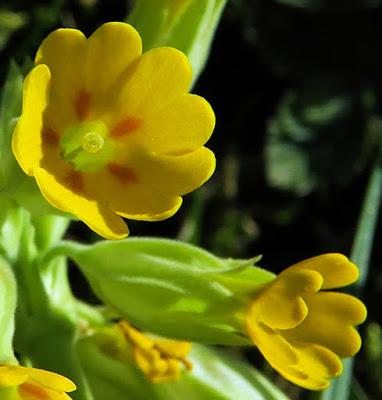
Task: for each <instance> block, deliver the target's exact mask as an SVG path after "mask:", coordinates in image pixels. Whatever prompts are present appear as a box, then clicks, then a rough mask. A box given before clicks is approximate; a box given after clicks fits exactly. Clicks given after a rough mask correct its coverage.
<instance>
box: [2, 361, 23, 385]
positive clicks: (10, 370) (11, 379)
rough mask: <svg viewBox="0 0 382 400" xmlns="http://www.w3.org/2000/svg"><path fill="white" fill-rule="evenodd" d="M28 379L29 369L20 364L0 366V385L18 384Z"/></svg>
mask: <svg viewBox="0 0 382 400" xmlns="http://www.w3.org/2000/svg"><path fill="white" fill-rule="evenodd" d="M27 379H28V371H26V368H22V367H20V366H18V365H1V366H0V387H10V386H18V385H20V384H21V383H23V382H25V381H26V380H27Z"/></svg>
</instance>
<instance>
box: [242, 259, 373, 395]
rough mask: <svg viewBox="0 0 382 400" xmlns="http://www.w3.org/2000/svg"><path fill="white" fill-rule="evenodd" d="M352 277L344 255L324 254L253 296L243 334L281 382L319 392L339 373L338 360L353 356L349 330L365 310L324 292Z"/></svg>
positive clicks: (355, 340)
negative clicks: (250, 340)
mask: <svg viewBox="0 0 382 400" xmlns="http://www.w3.org/2000/svg"><path fill="white" fill-rule="evenodd" d="M357 278H358V269H357V267H356V266H355V265H354V264H352V263H351V262H350V261H349V260H348V259H347V258H346V257H345V256H343V255H341V254H324V255H321V256H318V257H313V258H310V259H307V260H305V261H302V262H300V263H298V264H295V265H293V266H291V267H289V268H287V269H286V270H285V271H283V272H282V273H281V274H280V275H279V276H278V277H277V278H276V279H275V280H274V281H272V282H271V283H269V284H267V285H266V286H265V287H264V288H263V289H262V290H261V291H260V292H259V293H258V294H257V295H256V297H255V299H254V300H253V302H252V304H251V307H250V309H249V311H248V313H247V316H246V323H247V331H248V334H249V336H250V337H251V339H252V340H253V342H254V343H255V344H256V345H257V346H258V348H259V350H260V351H261V353H262V354H263V355H264V357H265V358H266V359H267V361H268V362H269V363H270V364H271V365H272V366H273V368H275V369H276V370H277V371H278V372H279V373H280V374H281V375H283V376H284V377H285V378H286V379H288V380H290V381H291V382H294V383H295V384H297V385H299V386H302V387H304V388H307V389H311V390H322V389H324V388H326V387H327V386H329V383H330V382H329V379H330V378H333V377H335V376H337V375H339V374H340V373H341V372H342V362H341V358H342V357H350V356H353V355H354V354H356V353H357V352H358V350H359V348H360V346H361V339H360V336H359V334H358V332H357V331H356V329H355V328H354V325H358V324H360V323H362V322H363V321H364V319H365V318H366V309H365V306H364V305H363V303H362V302H361V301H359V300H358V299H356V298H355V297H353V296H350V295H348V294H344V293H338V292H332V291H327V290H326V289H334V288H339V287H342V286H346V285H349V284H351V283H353V282H354V281H356V280H357ZM322 289H323V290H322Z"/></svg>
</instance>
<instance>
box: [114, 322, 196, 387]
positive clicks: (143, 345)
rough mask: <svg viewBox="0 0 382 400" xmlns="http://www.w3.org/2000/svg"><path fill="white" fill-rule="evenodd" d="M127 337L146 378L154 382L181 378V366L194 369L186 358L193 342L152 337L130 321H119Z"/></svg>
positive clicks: (135, 359) (136, 361)
mask: <svg viewBox="0 0 382 400" xmlns="http://www.w3.org/2000/svg"><path fill="white" fill-rule="evenodd" d="M118 325H119V327H120V329H121V331H122V332H123V334H124V336H125V339H126V340H127V341H128V343H129V344H130V346H132V348H133V357H134V361H135V363H136V364H137V366H138V367H139V369H140V370H141V371H142V372H143V373H144V374H145V376H146V378H147V379H149V380H150V381H151V382H153V383H159V382H167V381H174V380H177V379H179V378H180V371H181V366H182V365H183V366H184V367H185V368H186V369H187V370H191V369H192V365H191V363H190V362H189V361H188V360H187V359H186V356H187V354H188V353H189V352H190V350H191V343H189V342H181V341H177V340H170V339H164V338H159V337H155V338H151V337H149V336H147V335H144V334H143V333H142V332H140V331H139V330H137V329H135V328H133V327H132V326H131V325H130V324H129V323H128V322H126V321H121V322H119V324H118Z"/></svg>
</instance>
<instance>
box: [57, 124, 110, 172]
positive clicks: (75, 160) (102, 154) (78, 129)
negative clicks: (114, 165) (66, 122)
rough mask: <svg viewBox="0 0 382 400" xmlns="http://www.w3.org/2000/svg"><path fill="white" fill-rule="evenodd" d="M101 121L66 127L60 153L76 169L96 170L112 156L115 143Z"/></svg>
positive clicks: (84, 170)
mask: <svg viewBox="0 0 382 400" xmlns="http://www.w3.org/2000/svg"><path fill="white" fill-rule="evenodd" d="M107 133H108V129H107V127H106V125H105V124H104V123H103V122H102V121H90V122H81V123H80V124H78V125H75V126H71V127H69V128H67V129H66V130H65V132H64V134H63V136H62V138H61V140H60V147H61V155H62V157H63V158H64V159H65V161H67V162H68V163H70V164H71V165H72V166H73V167H74V168H75V169H76V170H77V171H81V172H97V171H98V170H100V169H101V168H102V167H104V166H105V165H106V164H107V163H108V162H110V161H111V160H112V159H113V157H114V151H115V143H114V141H113V140H112V139H110V138H109V137H108V135H107Z"/></svg>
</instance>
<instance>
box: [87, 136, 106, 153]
mask: <svg viewBox="0 0 382 400" xmlns="http://www.w3.org/2000/svg"><path fill="white" fill-rule="evenodd" d="M104 143H105V139H104V138H103V136H101V135H100V134H99V133H96V132H87V133H85V135H84V136H83V137H82V142H81V146H82V148H83V149H84V150H85V151H86V152H87V153H90V154H97V153H99V152H100V151H101V150H102V148H103V145H104Z"/></svg>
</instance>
